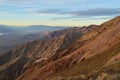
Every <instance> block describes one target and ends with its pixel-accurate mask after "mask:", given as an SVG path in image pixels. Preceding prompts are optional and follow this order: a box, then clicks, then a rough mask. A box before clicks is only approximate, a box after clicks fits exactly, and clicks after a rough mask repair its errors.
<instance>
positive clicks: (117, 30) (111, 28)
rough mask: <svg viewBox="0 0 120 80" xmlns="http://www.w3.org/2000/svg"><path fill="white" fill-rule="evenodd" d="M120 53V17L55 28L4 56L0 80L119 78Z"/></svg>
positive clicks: (95, 79) (1, 57)
mask: <svg viewBox="0 0 120 80" xmlns="http://www.w3.org/2000/svg"><path fill="white" fill-rule="evenodd" d="M119 53H120V17H119V16H118V17H116V18H114V19H112V20H110V21H107V22H105V23H103V24H101V25H90V26H88V27H82V28H77V27H75V28H70V29H65V30H61V31H54V32H52V33H50V34H49V35H47V36H46V37H45V38H44V39H42V40H36V41H32V42H28V43H27V44H25V45H23V46H20V47H18V48H16V49H13V50H11V51H9V52H7V53H5V54H3V55H1V56H0V80H46V79H47V80H104V78H106V79H107V80H113V79H114V78H116V79H118V78H119V75H120V72H119V69H120V65H118V64H119V63H120V60H119V59H120V57H119ZM111 74H114V75H112V76H113V77H112V76H111ZM118 80H119V79H118Z"/></svg>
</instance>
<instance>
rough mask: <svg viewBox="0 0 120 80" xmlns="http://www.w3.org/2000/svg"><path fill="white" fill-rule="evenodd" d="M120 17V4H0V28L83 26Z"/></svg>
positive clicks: (17, 0)
mask: <svg viewBox="0 0 120 80" xmlns="http://www.w3.org/2000/svg"><path fill="white" fill-rule="evenodd" d="M119 14H120V0H0V24H4V25H13V26H28V25H50V26H84V25H90V24H101V23H103V22H104V21H107V20H109V19H112V18H113V17H115V16H118V15H119Z"/></svg>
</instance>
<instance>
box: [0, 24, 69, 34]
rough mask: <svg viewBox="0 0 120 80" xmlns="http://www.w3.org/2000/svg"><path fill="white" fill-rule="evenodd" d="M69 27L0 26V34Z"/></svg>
mask: <svg viewBox="0 0 120 80" xmlns="http://www.w3.org/2000/svg"><path fill="white" fill-rule="evenodd" d="M67 28H69V27H64V26H45V25H32V26H24V27H21V26H6V25H0V33H12V32H46V31H56V30H62V29H67Z"/></svg>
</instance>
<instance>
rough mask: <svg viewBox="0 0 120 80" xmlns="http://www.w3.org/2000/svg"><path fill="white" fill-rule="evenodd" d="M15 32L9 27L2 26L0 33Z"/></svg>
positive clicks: (0, 26)
mask: <svg viewBox="0 0 120 80" xmlns="http://www.w3.org/2000/svg"><path fill="white" fill-rule="evenodd" d="M11 32H15V31H14V30H13V29H11V28H10V27H9V26H5V25H0V33H11Z"/></svg>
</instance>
